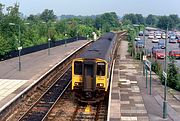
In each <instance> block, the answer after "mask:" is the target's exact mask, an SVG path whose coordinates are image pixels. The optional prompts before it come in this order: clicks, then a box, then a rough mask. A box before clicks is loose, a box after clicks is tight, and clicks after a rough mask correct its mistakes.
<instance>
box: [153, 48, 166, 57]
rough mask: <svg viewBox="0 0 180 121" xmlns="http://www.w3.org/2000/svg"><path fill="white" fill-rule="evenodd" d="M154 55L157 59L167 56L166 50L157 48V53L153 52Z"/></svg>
mask: <svg viewBox="0 0 180 121" xmlns="http://www.w3.org/2000/svg"><path fill="white" fill-rule="evenodd" d="M153 56H154V57H155V58H156V59H163V58H165V53H164V50H162V49H157V50H155V53H154V54H153Z"/></svg>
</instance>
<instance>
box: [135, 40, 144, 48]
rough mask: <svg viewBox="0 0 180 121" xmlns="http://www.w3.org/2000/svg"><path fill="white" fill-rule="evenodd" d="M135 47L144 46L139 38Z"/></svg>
mask: <svg viewBox="0 0 180 121" xmlns="http://www.w3.org/2000/svg"><path fill="white" fill-rule="evenodd" d="M136 48H144V41H143V40H139V41H137V42H136Z"/></svg>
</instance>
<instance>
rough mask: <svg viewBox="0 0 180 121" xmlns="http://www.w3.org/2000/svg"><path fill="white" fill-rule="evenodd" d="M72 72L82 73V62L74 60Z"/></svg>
mask: <svg viewBox="0 0 180 121" xmlns="http://www.w3.org/2000/svg"><path fill="white" fill-rule="evenodd" d="M74 74H76V75H82V62H80V61H75V62H74Z"/></svg>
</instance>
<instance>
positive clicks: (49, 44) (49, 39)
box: [42, 21, 56, 55]
mask: <svg viewBox="0 0 180 121" xmlns="http://www.w3.org/2000/svg"><path fill="white" fill-rule="evenodd" d="M42 23H43V24H47V22H44V21H43V22H42ZM52 23H56V22H52ZM47 34H48V55H50V54H51V50H50V48H51V37H50V33H49V26H48V25H47Z"/></svg>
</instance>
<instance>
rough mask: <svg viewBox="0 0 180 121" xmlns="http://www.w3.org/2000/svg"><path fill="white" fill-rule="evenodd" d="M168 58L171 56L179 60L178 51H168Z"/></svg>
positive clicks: (179, 52) (179, 54)
mask: <svg viewBox="0 0 180 121" xmlns="http://www.w3.org/2000/svg"><path fill="white" fill-rule="evenodd" d="M169 56H173V57H175V58H180V50H171V51H169Z"/></svg>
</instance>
